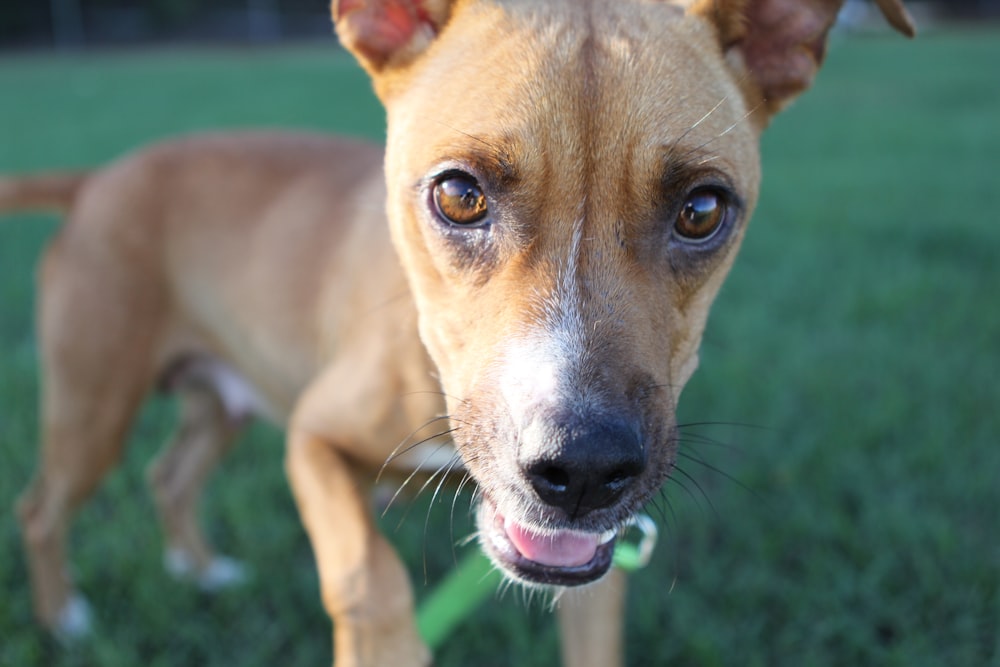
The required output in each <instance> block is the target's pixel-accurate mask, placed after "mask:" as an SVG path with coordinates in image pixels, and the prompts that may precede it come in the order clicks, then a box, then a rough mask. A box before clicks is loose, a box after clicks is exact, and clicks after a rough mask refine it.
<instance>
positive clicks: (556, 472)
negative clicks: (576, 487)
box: [530, 465, 570, 493]
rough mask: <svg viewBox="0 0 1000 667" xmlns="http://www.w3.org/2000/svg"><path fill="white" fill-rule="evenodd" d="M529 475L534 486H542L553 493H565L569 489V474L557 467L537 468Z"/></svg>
mask: <svg viewBox="0 0 1000 667" xmlns="http://www.w3.org/2000/svg"><path fill="white" fill-rule="evenodd" d="M530 474H531V477H532V480H533V481H534V482H535V486H544V487H546V488H547V489H548V490H549V491H552V492H555V493H565V492H566V489H567V488H569V484H570V478H569V473H568V472H566V471H565V470H564V469H562V468H560V467H558V466H554V465H545V466H538V467H537V468H535V469H534V470H532V471H531V473H530Z"/></svg>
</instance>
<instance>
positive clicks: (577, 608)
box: [558, 568, 627, 667]
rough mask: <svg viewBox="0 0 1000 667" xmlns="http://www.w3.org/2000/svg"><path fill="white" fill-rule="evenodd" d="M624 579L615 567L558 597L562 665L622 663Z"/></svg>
mask: <svg viewBox="0 0 1000 667" xmlns="http://www.w3.org/2000/svg"><path fill="white" fill-rule="evenodd" d="M626 583H627V578H626V576H625V574H624V573H623V572H622V571H621V570H618V569H616V568H612V569H611V571H610V572H608V574H607V575H606V576H605V577H604V578H603V579H602V580H601V581H599V582H597V583H596V584H594V585H592V586H586V587H584V588H571V589H569V590H567V591H566V592H565V593H563V595H562V597H561V598H560V599H559V610H558V613H559V633H560V640H561V643H562V652H563V665H565V667H615V666H616V665H621V664H622V655H623V653H622V630H623V626H624V621H623V619H624V614H625V588H626Z"/></svg>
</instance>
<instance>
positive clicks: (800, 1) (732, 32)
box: [688, 0, 916, 124]
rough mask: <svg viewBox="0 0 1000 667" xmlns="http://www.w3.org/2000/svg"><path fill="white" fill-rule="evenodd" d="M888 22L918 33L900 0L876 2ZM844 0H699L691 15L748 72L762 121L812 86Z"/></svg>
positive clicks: (751, 93) (910, 33) (911, 33)
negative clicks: (703, 23)
mask: <svg viewBox="0 0 1000 667" xmlns="http://www.w3.org/2000/svg"><path fill="white" fill-rule="evenodd" d="M875 2H876V4H877V5H878V6H879V8H880V9H881V10H882V13H883V14H884V15H885V17H886V19H887V20H888V21H889V23H890V24H891V25H892V26H893V27H894V28H895V29H896V30H898V31H900V32H902V33H903V34H905V35H907V36H908V37H913V36H914V35H915V34H916V29H915V27H914V24H913V19H912V18H911V17H910V15H909V14H908V13H907V11H906V9H905V8H904V7H903V4H902V1H901V0H875ZM843 4H844V0H696V1H695V2H694V3H693V4H692V5H691V6H690V8H689V10H688V11H689V12H690V13H694V14H700V15H702V16H703V17H705V18H707V19H708V20H709V21H710V22H711V23H712V24H713V25H714V26H715V28H716V30H717V32H718V35H719V40H720V42H721V44H722V48H723V50H724V51H725V52H726V54H727V56H728V57H730V58H732V59H734V60H735V61H736V62H735V64H736V66H738V67H740V68H743V69H744V70H745V76H746V84H749V86H748V85H746V84H745V85H744V88H746V89H747V92H748V93H749V95H748V96H749V97H750V98H751V99H749V102H750V104H751V106H752V107H753V108H755V109H757V110H758V112H759V113H760V115H761V117H762V124H763V123H766V122H767V119H769V118H770V117H771V116H772V115H774V114H775V113H777V112H778V111H780V110H781V109H783V108H784V107H785V106H786V105H787V104H788V103H789V102H791V101H792V100H793V99H794V98H795V97H796V96H797V95H798V94H799V93H801V92H802V91H803V90H805V89H806V88H808V87H809V86H810V85H811V84H812V81H813V79H814V78H815V76H816V72H817V71H818V70H819V67H820V65H821V64H822V63H823V57H824V56H825V55H826V39H827V34H828V33H829V32H830V28H832V27H833V25H834V23H835V22H836V20H837V14H838V13H839V12H840V8H841V6H842V5H843Z"/></svg>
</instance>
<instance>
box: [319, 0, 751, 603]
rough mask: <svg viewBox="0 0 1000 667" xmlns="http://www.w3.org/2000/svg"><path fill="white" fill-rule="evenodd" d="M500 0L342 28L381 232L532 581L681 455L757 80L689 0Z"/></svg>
mask: <svg viewBox="0 0 1000 667" xmlns="http://www.w3.org/2000/svg"><path fill="white" fill-rule="evenodd" d="M347 4H350V5H351V7H347V8H345V7H344V6H343V5H342V6H341V7H340V8H339V10H340V12H341V13H344V12H345V10H346V11H348V12H354V11H356V12H358V14H357V16H358V17H359V19H360V17H362V16H363V15H364V16H365V17H366V18H365V19H364V20H365V21H368V20H376V19H377V18H378V14H377V13H376V14H374V15H372V16H375V19H372V18H371V16H367V15H365V14H364V12H366V11H370V10H371V9H372V7H370V6H366V7H359V6H357V5H358V4H359V3H358V1H357V0H352V2H350V3H347ZM511 4H512V5H514V6H506V5H500V4H497V5H494V4H485V3H479V4H474V3H466V2H460V3H456V5H455V6H450V5H448V3H434V2H428V3H425V4H419V5H417V8H418V9H420V12H416V13H411V14H407V15H406V16H409V17H411V18H410V20H412V21H413V22H414V26H415V27H414V29H413V30H412V31H410V33H409V34H404V35H403V38H399V37H398V36H397V37H392V36H391V35H390V37H391V38H392V39H397V40H398V39H403V42H401V43H402V44H403V46H398V45H397V46H395V47H393V48H392V49H384V48H383V46H382V44H383V43H384V42H385V40H386V39H390V38H389V37H386V30H387V28H386V26H385V25H383V26H382V28H381V30H380V32H379V35H378V37H379V40H380V41H378V42H377V43H376V42H375V41H374V40H371V39H368V40H361V41H358V37H357V34H358V33H360V34H362V35H363V34H365V33H364V32H363V31H362V29H361V28H360V27H359V26H360V25H361V24H362V23H363V21H361V20H359V21H358V22H357V24H356V25H354V26H348V28H347V29H344V30H341V35H342V37H345V36H346V39H345V41H346V42H347V43H348V46H349V47H352V50H354V51H355V53H357V54H359V56H360V57H361V60H362V63H363V64H365V65H366V67H367V68H368V69H369V71H371V72H372V73H373V74H374V77H375V84H376V88H377V90H378V91H379V93H380V95H381V97H382V99H383V100H384V101H385V102H386V108H387V111H388V142H387V143H388V146H387V154H386V176H387V182H388V189H389V200H388V212H389V218H390V223H391V226H392V232H393V238H394V241H395V243H396V246H397V249H398V251H399V253H400V256H401V258H402V261H403V265H404V267H405V270H406V271H407V274H408V276H409V279H410V282H411V285H412V289H413V294H414V298H415V300H416V303H417V307H418V311H419V313H420V333H421V336H422V338H423V341H424V343H425V344H426V346H427V348H428V350H429V352H430V354H431V356H432V358H433V359H434V361H435V363H436V364H437V367H438V369H439V372H440V377H441V383H442V386H443V390H444V392H445V393H446V394H447V396H448V408H449V412H450V416H451V419H452V422H453V426H454V427H455V428H456V431H455V434H454V438H455V442H456V445H457V446H458V449H459V451H460V453H461V455H462V458H463V460H464V462H465V465H466V467H467V469H468V470H469V472H470V473H471V474H472V475H473V477H474V478H475V480H476V482H477V483H478V485H479V489H480V492H481V504H480V512H479V517H478V520H479V529H480V535H481V541H482V544H483V546H484V548H485V549H486V551H487V552H488V553H489V554H490V555H491V557H492V558H493V559H494V561H495V562H496V563H497V564H498V565H500V566H501V567H502V568H503V569H504V571H506V572H507V573H508V574H510V575H512V576H514V577H516V578H518V579H520V580H522V581H526V582H535V583H545V584H578V583H586V582H588V581H592V580H594V579H596V578H598V577H600V576H601V575H602V574H604V572H605V571H606V570H607V568H608V566H609V564H610V560H611V551H612V547H613V536H614V535H615V532H616V530H617V529H619V528H620V527H621V526H622V525H623V524H624V522H625V521H627V520H628V519H629V517H631V516H632V514H633V513H634V512H636V511H637V510H639V509H640V508H641V507H642V506H643V504H645V503H646V502H647V501H648V500H649V499H650V498H651V497H652V496H653V495H654V494H655V493H656V492H657V491H658V489H659V487H660V486H661V484H662V483H663V481H664V480H665V479H666V477H667V475H668V473H669V472H670V469H671V467H672V465H673V462H674V458H675V455H676V448H677V426H676V422H675V417H674V414H675V408H676V404H677V399H678V396H679V394H680V392H681V389H682V388H683V387H684V385H685V383H686V382H687V380H688V379H689V378H690V376H691V373H692V372H693V371H694V369H695V367H696V365H697V359H698V346H699V343H700V341H701V336H702V332H703V329H704V326H705V322H706V318H707V315H708V310H709V306H710V304H711V302H712V300H713V299H714V297H715V295H716V293H717V291H718V289H719V287H720V286H721V284H722V281H723V279H724V277H725V275H726V273H727V272H728V270H729V268H730V266H731V265H732V263H733V260H734V258H735V255H736V252H737V249H738V247H739V245H740V241H741V239H742V237H743V233H744V230H745V228H746V225H747V222H748V220H749V217H750V214H751V211H752V209H753V206H754V204H755V202H756V198H757V189H758V184H759V167H758V163H759V159H758V147H757V143H758V135H759V131H760V129H761V127H762V125H763V122H764V121H765V120H766V117H767V110H766V109H763V108H762V101H763V100H764V98H765V94H764V92H766V91H763V92H762V88H761V87H759V86H758V87H754V86H752V85H750V84H748V83H747V80H746V65H745V64H744V63H743V61H742V59H741V58H738V57H736V56H734V53H733V52H732V51H729V52H727V49H726V48H725V43H726V41H727V39H729V38H727V36H726V35H727V30H728V29H729V28H727V27H726V26H725V25H720V24H719V23H718V22H717V21H715V20H709V19H708V18H706V16H705V14H704V12H701V11H698V10H697V8H695V9H688V10H685V9H682V8H681V7H679V6H677V5H673V4H669V3H657V2H637V3H629V2H622V3H593V5H592V6H590V5H589V3H584V2H578V3H570V4H565V5H564V4H562V3H559V2H552V3H544V4H543V3H532V2H522V3H511ZM722 4H725V3H722ZM375 5H377V7H376V8H375V9H381V10H382V11H388V9H386V8H387V7H388V8H392V10H393V11H396V10H397V9H399V7H400V6H404V7H405V6H408V5H407V4H406V3H404V2H400V1H399V0H393V1H391V2H382V3H375ZM427 5H430V6H427ZM335 9H336V8H335ZM404 13H405V12H404ZM347 17H348V18H349V17H350V14H347ZM393 18H394V20H393V22H392V26H393V30H394V31H396V32H394V33H393V35H395V34H396V33H398V32H399V31H398V28H399V25H401V24H405V23H406V22H405V21H404V20H402V19H400V18H399V16H395V15H393ZM737 24H738V22H736V21H733V25H737ZM428 26H430V27H431V28H433V30H430V29H429V28H428ZM734 29H735V28H734ZM739 29H740V30H742V27H740V28H739ZM404 32H405V31H404ZM367 34H369V35H370V34H371V29H369V31H368V33H367ZM352 37H353V39H354V40H355V41H353V42H352V41H351V39H352ZM390 41H391V39H390ZM414 54H416V55H414ZM394 59H396V60H400V61H401V62H394Z"/></svg>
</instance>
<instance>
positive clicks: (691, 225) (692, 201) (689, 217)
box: [674, 188, 726, 241]
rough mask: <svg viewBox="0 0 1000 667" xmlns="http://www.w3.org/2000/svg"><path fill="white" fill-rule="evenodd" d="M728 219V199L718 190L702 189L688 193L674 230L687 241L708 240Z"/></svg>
mask: <svg viewBox="0 0 1000 667" xmlns="http://www.w3.org/2000/svg"><path fill="white" fill-rule="evenodd" d="M725 219H726V200H725V198H724V197H723V196H722V195H721V194H720V193H719V192H717V191H716V190H713V189H708V188H705V189H700V190H695V191H694V192H692V193H691V194H690V195H688V198H687V201H685V202H684V206H683V207H681V210H680V213H678V215H677V220H676V222H674V230H675V231H676V232H677V235H678V236H680V237H681V238H682V239H684V240H687V241H707V240H708V239H710V238H711V237H712V235H713V234H715V232H717V231H718V230H719V228H720V227H722V223H723V222H724V221H725Z"/></svg>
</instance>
